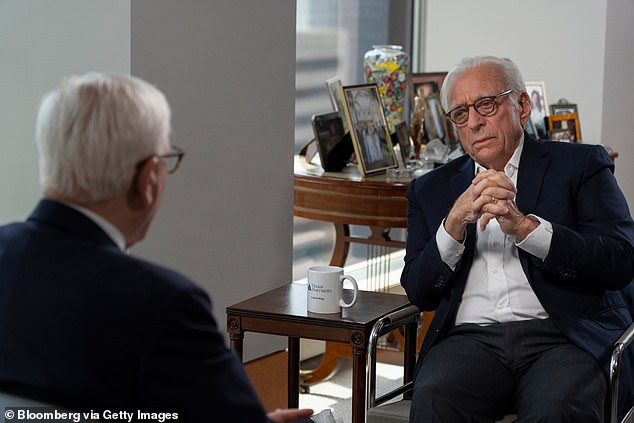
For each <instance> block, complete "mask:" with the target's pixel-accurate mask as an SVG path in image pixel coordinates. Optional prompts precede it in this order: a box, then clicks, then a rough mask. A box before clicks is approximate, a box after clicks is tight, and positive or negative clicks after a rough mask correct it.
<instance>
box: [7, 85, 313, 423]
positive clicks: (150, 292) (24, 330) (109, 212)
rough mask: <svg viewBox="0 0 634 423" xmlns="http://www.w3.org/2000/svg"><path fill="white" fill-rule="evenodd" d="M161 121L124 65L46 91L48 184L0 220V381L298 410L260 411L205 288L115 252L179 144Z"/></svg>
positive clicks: (164, 116) (65, 393)
mask: <svg viewBox="0 0 634 423" xmlns="http://www.w3.org/2000/svg"><path fill="white" fill-rule="evenodd" d="M170 130H171V129H170V108H169V105H168V103H167V101H166V99H165V97H164V96H163V94H162V93H161V92H160V91H159V90H158V89H157V88H155V87H154V86H152V85H150V84H148V83H147V82H144V81H142V80H140V79H138V78H134V77H130V76H125V75H107V74H101V73H89V74H85V75H82V76H74V77H70V78H67V79H65V80H64V81H63V82H62V84H61V85H60V86H59V88H57V89H56V90H55V91H53V92H51V93H50V94H48V95H47V96H45V98H44V99H43V100H42V103H41V106H40V110H39V113H38V117H37V129H36V139H37V146H38V151H39V156H40V178H41V184H42V187H43V196H44V198H43V199H42V200H41V201H40V202H39V204H38V205H37V207H36V208H35V210H34V211H33V212H32V214H31V215H30V216H29V218H28V219H27V221H26V222H20V223H13V224H9V225H6V226H4V227H2V228H0V391H6V392H10V393H14V394H17V395H21V396H25V397H29V398H33V399H36V400H40V401H44V402H48V403H53V404H56V405H61V406H65V407H67V408H70V409H85V410H100V409H101V410H103V409H108V410H110V411H116V410H128V411H130V410H132V411H134V410H138V412H144V413H167V414H157V415H162V416H164V417H165V416H168V417H166V418H167V419H170V420H176V421H179V422H195V423H200V422H212V421H223V422H224V421H235V422H248V423H252V422H271V421H274V422H277V423H286V422H292V421H296V420H299V419H306V418H308V417H309V416H310V414H311V413H312V410H277V411H275V412H273V413H271V414H269V415H268V418H267V416H266V414H265V411H264V409H263V407H262V405H261V404H260V402H259V400H258V398H257V396H256V394H255V392H254V391H253V389H252V387H251V386H250V384H249V382H248V379H247V377H246V375H245V373H244V370H243V368H242V365H241V363H240V362H239V360H238V359H237V357H235V355H234V354H233V353H232V352H231V351H229V350H228V349H227V348H226V346H225V343H224V336H223V334H222V333H221V332H220V331H219V330H218V327H217V325H216V322H215V321H214V319H213V316H212V313H211V302H210V300H209V297H208V296H207V295H206V294H205V292H203V290H201V289H200V288H199V287H197V286H196V285H195V284H194V283H193V282H192V281H190V280H189V279H187V278H186V277H184V276H183V275H180V274H178V273H176V272H174V271H171V270H169V269H166V268H164V267H161V266H159V265H156V264H152V263H149V262H147V261H144V260H140V259H138V258H135V257H132V256H130V255H128V254H126V253H125V251H126V249H128V248H129V247H130V246H132V245H134V244H135V243H137V242H139V241H141V240H142V239H143V238H144V237H145V235H146V232H147V230H148V228H149V226H150V223H151V222H152V219H153V217H154V215H155V214H156V211H157V209H158V207H159V204H160V201H161V197H162V194H163V190H164V188H165V184H166V182H167V177H168V174H170V173H173V172H174V171H175V170H176V169H177V168H178V165H179V163H180V162H181V159H182V158H183V155H184V153H183V151H182V150H180V149H178V148H177V147H175V146H172V145H171V143H170V139H169V136H170ZM150 415H151V414H150Z"/></svg>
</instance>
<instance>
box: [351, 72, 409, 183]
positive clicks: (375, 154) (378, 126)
mask: <svg viewBox="0 0 634 423" xmlns="http://www.w3.org/2000/svg"><path fill="white" fill-rule="evenodd" d="M343 92H344V108H345V112H346V119H348V122H349V127H351V128H352V129H354V130H353V131H350V132H351V135H352V143H353V145H354V149H355V153H356V155H357V162H358V164H359V170H360V171H361V173H362V175H363V176H365V175H366V174H368V173H375V172H379V171H382V170H386V169H389V168H394V167H397V166H398V162H397V160H396V155H395V154H394V150H393V148H392V139H391V138H390V133H389V131H388V129H387V124H386V122H385V115H384V114H383V107H382V105H381V100H380V97H379V91H378V88H377V86H376V85H375V84H363V85H354V86H349V87H343Z"/></svg>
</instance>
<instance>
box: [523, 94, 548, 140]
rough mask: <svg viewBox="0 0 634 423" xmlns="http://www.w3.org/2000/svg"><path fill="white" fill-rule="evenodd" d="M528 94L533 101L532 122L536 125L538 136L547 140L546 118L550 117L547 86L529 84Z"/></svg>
mask: <svg viewBox="0 0 634 423" xmlns="http://www.w3.org/2000/svg"><path fill="white" fill-rule="evenodd" d="M526 92H527V93H528V95H529V97H530V99H531V121H532V122H533V124H534V125H535V129H536V130H537V136H538V138H545V137H546V136H548V131H547V129H546V122H545V118H546V116H548V115H549V113H548V101H547V100H546V86H545V84H544V83H543V82H527V83H526Z"/></svg>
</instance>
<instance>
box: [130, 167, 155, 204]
mask: <svg viewBox="0 0 634 423" xmlns="http://www.w3.org/2000/svg"><path fill="white" fill-rule="evenodd" d="M159 160H160V159H159V158H158V157H151V158H149V159H147V160H146V161H145V162H143V164H142V165H141V166H140V167H139V168H138V169H137V172H136V175H135V178H134V182H133V184H132V187H131V188H132V192H131V195H132V200H133V201H132V204H133V205H134V206H137V207H139V208H147V207H149V206H152V205H153V204H154V202H155V201H157V199H158V194H159V187H158V182H159V168H160V166H159V164H160V163H159Z"/></svg>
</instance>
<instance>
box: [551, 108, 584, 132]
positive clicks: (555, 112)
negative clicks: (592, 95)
mask: <svg viewBox="0 0 634 423" xmlns="http://www.w3.org/2000/svg"><path fill="white" fill-rule="evenodd" d="M570 113H574V114H576V115H577V124H578V126H579V131H577V138H578V139H581V124H580V123H579V111H578V109H577V105H576V104H573V103H569V102H568V101H567V100H566V99H561V100H559V101H558V102H557V103H554V104H551V105H550V114H551V115H566V114H570Z"/></svg>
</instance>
